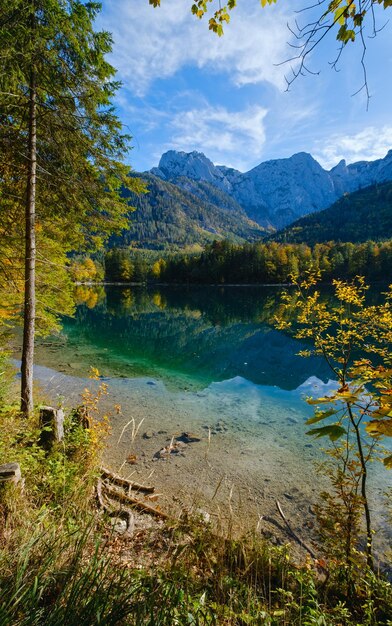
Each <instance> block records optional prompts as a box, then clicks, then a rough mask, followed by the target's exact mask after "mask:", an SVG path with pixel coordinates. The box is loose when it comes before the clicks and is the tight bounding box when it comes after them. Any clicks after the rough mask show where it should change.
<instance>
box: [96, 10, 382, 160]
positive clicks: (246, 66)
mask: <svg viewBox="0 0 392 626" xmlns="http://www.w3.org/2000/svg"><path fill="white" fill-rule="evenodd" d="M161 5H162V6H161V8H159V9H153V8H152V7H151V6H150V5H149V4H148V0H103V11H102V14H101V16H100V18H99V20H98V23H97V25H98V27H101V28H105V29H106V30H109V31H111V32H112V34H113V38H114V50H113V54H112V55H111V58H110V61H111V62H112V63H113V65H114V66H115V67H116V68H117V70H118V75H117V77H118V78H119V79H120V80H121V81H122V84H123V87H122V89H121V91H120V92H119V94H118V97H117V101H116V104H117V107H118V113H119V115H120V117H121V119H122V121H123V123H124V124H125V125H126V127H127V130H128V131H129V132H130V134H131V135H132V136H133V141H132V143H133V150H132V152H131V153H130V155H129V157H128V161H129V163H130V164H131V165H132V168H133V169H134V170H137V171H143V170H146V169H150V168H151V167H153V166H155V165H157V164H158V162H159V158H160V156H161V154H162V153H163V152H165V151H166V150H169V149H175V150H184V151H186V152H190V151H192V150H198V151H201V152H204V153H205V154H206V155H207V156H208V157H209V158H210V159H211V160H212V161H213V162H214V163H216V164H220V165H228V166H231V167H235V168H237V169H239V170H241V171H246V170H249V169H251V168H252V167H254V166H255V165H258V164H259V163H260V162H261V161H266V160H268V159H275V158H281V157H288V156H291V155H292V154H294V153H295V152H300V151H306V152H310V153H311V154H312V155H313V156H314V157H315V158H317V159H318V160H319V162H320V163H321V164H322V165H323V167H326V168H330V167H332V166H334V165H335V164H336V163H337V162H338V161H339V160H340V159H342V158H345V159H346V160H347V161H348V162H349V163H351V162H354V161H358V160H361V159H367V160H371V159H375V158H379V157H383V156H384V155H385V154H386V152H387V151H388V150H389V149H390V148H392V106H391V102H392V43H391V42H392V38H391V31H392V26H391V24H390V23H388V17H390V18H392V9H389V11H388V10H387V11H383V10H381V9H380V10H379V11H378V24H379V26H384V25H385V27H384V28H383V30H381V31H380V32H379V33H378V35H377V37H376V38H372V39H370V38H369V39H366V44H367V53H366V67H367V72H368V82H369V91H370V94H371V100H370V103H369V107H368V110H366V109H367V106H366V97H365V93H364V92H361V93H359V94H358V95H355V96H353V94H354V93H355V92H356V91H357V90H358V89H359V88H360V87H361V85H362V84H363V75H362V69H361V64H360V60H361V52H362V50H361V48H360V46H359V42H358V43H355V44H351V45H350V44H348V45H347V46H346V48H345V50H344V54H343V56H342V59H341V62H340V63H339V72H336V71H334V70H332V69H331V68H330V65H329V62H330V61H333V60H334V58H335V56H336V51H337V47H338V44H337V42H336V41H335V39H334V37H333V36H330V37H329V38H328V39H327V41H326V42H325V43H324V45H323V46H320V47H319V48H317V49H316V50H315V51H314V53H313V54H312V56H311V58H310V63H309V65H310V67H311V69H312V70H313V71H319V72H320V73H319V75H317V76H313V75H308V76H306V77H299V78H298V79H297V80H296V81H295V82H294V84H293V85H292V86H291V87H290V90H289V92H288V93H287V92H286V91H285V89H286V83H285V78H284V77H285V75H288V74H290V64H287V63H286V64H283V65H279V63H280V62H282V61H285V60H287V59H288V58H289V57H290V56H291V55H292V49H290V47H289V46H288V43H287V42H288V41H290V33H289V31H288V29H287V26H286V24H287V22H289V23H291V24H293V22H294V19H295V18H296V17H299V19H300V20H303V21H304V20H306V15H304V14H302V15H299V16H296V15H295V10H296V9H298V8H300V7H301V6H304V2H303V1H302V2H301V0H293V1H291V2H287V1H286V2H285V1H284V0H278V1H277V4H276V5H274V6H271V7H266V8H265V9H262V8H261V6H260V2H259V0H242V1H241V0H239V7H237V8H236V9H235V10H234V11H233V13H232V21H231V23H230V24H229V25H228V26H227V27H226V29H225V35H224V36H223V37H222V38H219V37H217V36H216V35H214V34H213V33H211V32H209V30H208V22H207V20H201V21H200V20H197V19H196V18H195V17H193V16H192V15H191V13H190V6H191V0H161ZM368 34H371V33H370V32H369V33H368Z"/></svg>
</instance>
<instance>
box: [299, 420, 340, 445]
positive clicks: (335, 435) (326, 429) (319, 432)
mask: <svg viewBox="0 0 392 626" xmlns="http://www.w3.org/2000/svg"><path fill="white" fill-rule="evenodd" d="M306 434H307V435H313V436H315V437H316V438H317V439H318V438H319V437H329V438H330V440H331V441H337V439H340V437H342V435H345V434H346V429H345V428H343V426H340V424H331V426H323V427H322V428H312V429H311V430H308V431H307V433H306Z"/></svg>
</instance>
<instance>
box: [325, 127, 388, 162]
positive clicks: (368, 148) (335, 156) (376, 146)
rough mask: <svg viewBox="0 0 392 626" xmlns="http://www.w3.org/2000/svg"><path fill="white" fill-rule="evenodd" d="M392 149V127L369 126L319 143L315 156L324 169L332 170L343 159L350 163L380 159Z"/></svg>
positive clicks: (333, 136)
mask: <svg viewBox="0 0 392 626" xmlns="http://www.w3.org/2000/svg"><path fill="white" fill-rule="evenodd" d="M391 148H392V126H383V127H380V128H377V127H375V126H369V127H367V128H363V129H362V130H361V131H359V132H357V133H355V134H353V135H344V134H341V135H339V134H335V135H330V136H329V137H328V139H327V140H325V141H323V142H317V143H316V145H315V147H314V156H315V158H316V159H317V160H318V161H319V162H320V163H321V165H322V166H323V167H325V168H326V169H330V168H331V167H333V166H334V165H336V164H337V163H338V162H339V161H341V159H346V161H347V162H348V163H354V162H355V161H373V160H375V159H380V158H382V157H384V156H385V155H386V153H387V152H388V150H390V149H391Z"/></svg>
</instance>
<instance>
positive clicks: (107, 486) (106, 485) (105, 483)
mask: <svg viewBox="0 0 392 626" xmlns="http://www.w3.org/2000/svg"><path fill="white" fill-rule="evenodd" d="M100 470H101V477H100V478H99V479H98V481H97V484H96V496H97V502H98V507H99V508H100V509H101V510H103V511H106V512H107V513H108V514H109V516H110V517H118V518H119V519H123V520H125V522H126V530H125V533H127V534H131V533H132V531H133V529H134V526H135V519H134V516H133V514H132V512H131V511H130V510H129V509H130V508H131V509H132V508H133V509H137V510H139V511H141V512H143V513H148V514H149V515H153V516H154V517H158V518H160V519H168V517H169V516H168V515H167V514H166V513H163V512H162V511H160V510H159V509H156V508H154V507H152V506H150V505H149V504H147V503H146V502H143V501H142V500H140V499H139V498H136V497H134V496H131V495H130V494H131V491H132V490H133V491H137V492H144V493H154V491H155V487H153V486H150V485H141V484H139V483H136V482H133V481H131V480H127V479H126V478H123V477H122V476H119V475H118V474H115V473H114V472H112V471H111V470H109V469H107V468H106V467H101V468H100ZM113 501H116V502H117V503H120V505H123V506H121V508H116V506H115V505H114V502H113ZM117 506H118V505H117ZM125 533H124V534H125Z"/></svg>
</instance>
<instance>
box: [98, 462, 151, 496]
mask: <svg viewBox="0 0 392 626" xmlns="http://www.w3.org/2000/svg"><path fill="white" fill-rule="evenodd" d="M101 475H102V478H108V479H109V481H110V482H112V483H114V484H115V485H119V486H120V487H124V488H125V489H128V490H129V489H132V490H133V491H143V492H144V493H154V491H155V487H150V486H149V485H140V484H139V483H135V482H133V481H132V480H126V478H122V477H121V476H119V475H118V474H114V472H111V471H110V470H108V469H106V467H101Z"/></svg>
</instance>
